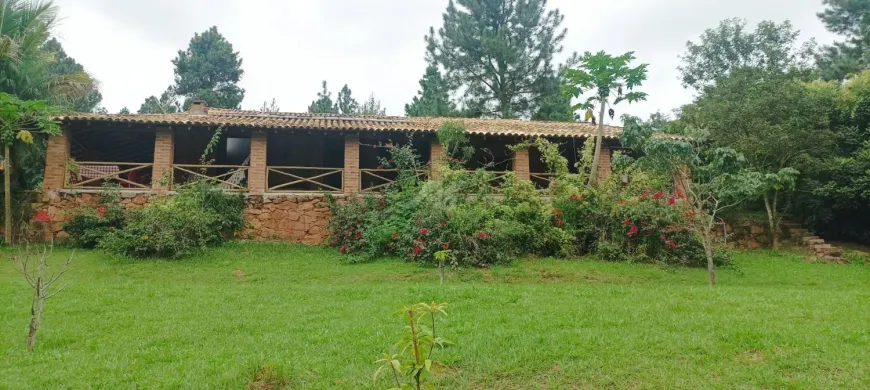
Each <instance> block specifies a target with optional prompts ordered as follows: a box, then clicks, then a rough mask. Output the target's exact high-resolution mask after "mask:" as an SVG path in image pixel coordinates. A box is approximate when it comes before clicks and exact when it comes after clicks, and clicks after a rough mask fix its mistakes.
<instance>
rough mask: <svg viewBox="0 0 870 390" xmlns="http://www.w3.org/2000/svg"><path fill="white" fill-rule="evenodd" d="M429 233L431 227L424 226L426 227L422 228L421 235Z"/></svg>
mask: <svg viewBox="0 0 870 390" xmlns="http://www.w3.org/2000/svg"><path fill="white" fill-rule="evenodd" d="M427 234H429V229H425V228H424V229H420V235H421V236H425V235H427Z"/></svg>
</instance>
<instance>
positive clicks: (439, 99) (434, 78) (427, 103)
mask: <svg viewBox="0 0 870 390" xmlns="http://www.w3.org/2000/svg"><path fill="white" fill-rule="evenodd" d="M456 114H457V112H456V104H454V103H453V101H452V100H450V90H449V88H448V87H447V83H446V82H445V81H444V78H443V77H441V71H439V70H438V66H436V65H432V64H430V65H429V66H427V67H426V74H424V75H423V78H422V79H420V89H419V90H418V91H417V96H414V98H413V99H412V100H411V103H409V104H406V105H405V115H407V116H436V117H439V116H440V117H451V116H456Z"/></svg>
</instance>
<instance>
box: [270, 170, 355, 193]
mask: <svg viewBox="0 0 870 390" xmlns="http://www.w3.org/2000/svg"><path fill="white" fill-rule="evenodd" d="M266 182H267V183H269V184H268V186H267V187H268V191H269V192H342V189H343V188H344V168H321V167H267V168H266Z"/></svg>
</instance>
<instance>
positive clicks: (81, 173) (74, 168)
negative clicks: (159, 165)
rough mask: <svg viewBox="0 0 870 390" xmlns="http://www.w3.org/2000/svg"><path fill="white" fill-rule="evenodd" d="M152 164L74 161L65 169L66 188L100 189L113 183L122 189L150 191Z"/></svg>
mask: <svg viewBox="0 0 870 390" xmlns="http://www.w3.org/2000/svg"><path fill="white" fill-rule="evenodd" d="M153 168H154V164H152V163H130V162H102V161H99V162H98V161H76V162H71V163H70V164H69V166H68V167H67V177H66V183H67V187H68V188H83V189H87V188H93V189H96V188H102V187H103V185H104V184H106V183H115V184H118V185H120V186H121V187H124V188H135V189H150V188H151V173H152V171H153Z"/></svg>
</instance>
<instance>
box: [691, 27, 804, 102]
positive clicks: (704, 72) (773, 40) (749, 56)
mask: <svg viewBox="0 0 870 390" xmlns="http://www.w3.org/2000/svg"><path fill="white" fill-rule="evenodd" d="M798 35H800V31H798V30H795V29H794V28H793V27H792V25H791V23H790V22H788V21H785V22H783V23H780V24H776V23H774V22H770V21H764V22H761V23H759V24H758V27H756V29H755V31H746V21H745V20H743V19H737V18H734V19H726V20H723V21H722V22H720V23H719V26H718V27H716V28H712V29H708V30H706V31H704V33H703V34H701V39H700V41H698V42H697V43H696V42H692V41H689V42H687V43H686V51H685V53H684V54H683V55H682V56H681V57H680V59H681V60H682V64H681V65H680V66H679V68H678V69H679V70H680V73H681V74H682V80H683V86H684V87H686V88H693V89H695V90H698V91H700V90H702V89H704V87H707V86H710V85H713V84H715V82H716V80H718V79H720V78H723V77H727V76H728V75H729V74H731V72H732V71H734V70H735V69H741V68H751V69H756V70H759V71H762V72H767V73H770V74H781V73H783V72H788V71H790V70H803V71H807V70H809V69H811V68H812V62H811V60H812V55H813V46H814V42H812V41H810V42H807V43H805V44H803V45H798V44H797V38H798Z"/></svg>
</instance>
